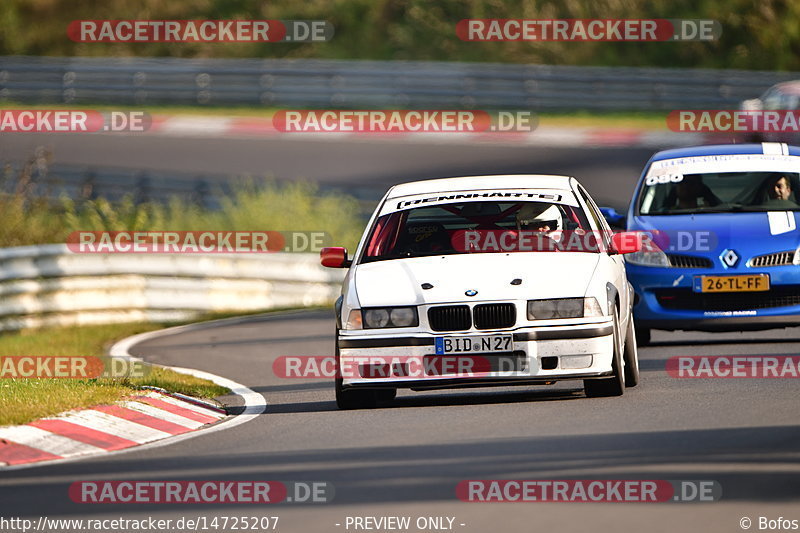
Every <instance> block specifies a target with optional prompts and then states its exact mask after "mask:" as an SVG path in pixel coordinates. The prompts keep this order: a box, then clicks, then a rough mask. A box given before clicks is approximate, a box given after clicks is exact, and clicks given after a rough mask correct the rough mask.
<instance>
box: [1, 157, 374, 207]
mask: <svg viewBox="0 0 800 533" xmlns="http://www.w3.org/2000/svg"><path fill="white" fill-rule="evenodd" d="M40 151H41V150H40ZM47 159H48V156H47V154H34V155H33V156H32V157H31V158H30V159H29V160H28V161H22V162H20V161H15V162H5V165H6V166H5V167H4V168H0V194H11V195H13V194H15V193H18V192H20V191H21V190H22V191H24V193H25V195H26V196H28V197H40V198H50V199H52V200H56V201H57V200H58V199H60V198H61V197H64V196H66V197H67V198H71V199H72V200H75V201H82V200H94V199H97V198H101V197H102V198H105V199H106V200H109V201H111V202H117V201H120V200H122V199H123V198H125V197H126V196H127V197H130V198H131V200H132V201H133V202H134V203H135V204H141V203H144V202H157V203H167V202H169V200H170V199H172V198H174V197H176V196H179V197H181V198H182V199H184V200H187V201H188V202H189V203H192V204H194V205H197V206H198V207H202V208H206V209H219V208H220V207H221V201H222V199H223V198H224V197H230V195H231V194H233V191H234V189H235V188H236V187H237V186H242V185H243V184H251V185H254V186H256V187H258V186H261V185H263V184H264V183H267V181H268V180H267V178H266V177H264V176H249V175H230V174H219V173H216V174H215V173H202V174H201V173H197V172H179V171H150V170H147V171H145V170H141V169H131V168H124V167H110V166H86V165H68V164H50V163H49V162H48V161H47ZM0 163H2V162H0ZM319 190H320V192H323V193H326V192H334V193H345V194H348V195H350V196H353V197H355V198H356V199H357V200H358V201H359V205H360V207H361V212H360V215H361V216H362V217H363V218H368V217H369V215H370V214H371V213H372V210H373V209H374V208H375V204H376V203H377V202H378V200H380V198H381V196H382V195H383V192H384V190H383V188H376V187H373V186H368V185H366V186H350V187H347V188H346V189H345V188H343V187H341V186H330V185H325V184H322V185H319Z"/></svg>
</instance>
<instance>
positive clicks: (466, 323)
mask: <svg viewBox="0 0 800 533" xmlns="http://www.w3.org/2000/svg"><path fill="white" fill-rule="evenodd" d="M516 321H517V308H516V306H515V305H514V304H513V303H494V304H479V305H476V306H475V308H474V309H472V310H470V308H469V306H467V305H444V306H440V307H431V308H430V309H428V322H429V323H430V325H431V329H432V330H433V331H465V330H468V329H470V328H471V327H472V326H473V324H474V325H475V329H499V328H510V327H512V326H513V325H514V324H515V323H516Z"/></svg>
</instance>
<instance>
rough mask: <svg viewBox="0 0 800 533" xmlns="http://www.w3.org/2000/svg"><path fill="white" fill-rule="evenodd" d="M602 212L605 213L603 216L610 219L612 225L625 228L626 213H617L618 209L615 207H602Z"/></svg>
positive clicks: (609, 222)
mask: <svg viewBox="0 0 800 533" xmlns="http://www.w3.org/2000/svg"><path fill="white" fill-rule="evenodd" d="M600 212H601V213H602V214H603V217H604V218H605V219H606V221H608V224H609V225H610V226H613V227H616V228H622V229H625V226H626V221H625V215H621V214H619V213H617V210H616V209H614V208H613V207H601V208H600Z"/></svg>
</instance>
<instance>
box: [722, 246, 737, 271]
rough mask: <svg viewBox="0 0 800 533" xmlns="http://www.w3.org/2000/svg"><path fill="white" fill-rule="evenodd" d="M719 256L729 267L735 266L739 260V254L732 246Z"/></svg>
mask: <svg viewBox="0 0 800 533" xmlns="http://www.w3.org/2000/svg"><path fill="white" fill-rule="evenodd" d="M719 258H720V260H721V261H722V264H723V265H724V266H726V267H728V268H733V267H735V266H736V263H738V262H739V255H738V254H737V253H736V252H734V251H733V250H731V249H730V248H728V249H727V250H724V251H723V252H722V255H720V256H719Z"/></svg>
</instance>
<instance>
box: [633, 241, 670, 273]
mask: <svg viewBox="0 0 800 533" xmlns="http://www.w3.org/2000/svg"><path fill="white" fill-rule="evenodd" d="M624 257H625V262H626V263H631V264H632V265H640V266H649V267H669V266H670V264H669V258H668V257H667V254H665V253H664V251H663V250H662V249H661V248H659V247H658V245H656V243H655V242H653V239H651V238H648V237H647V234H645V238H644V240H643V242H642V249H641V250H640V251H638V252H633V253H630V254H625V256H624Z"/></svg>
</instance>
